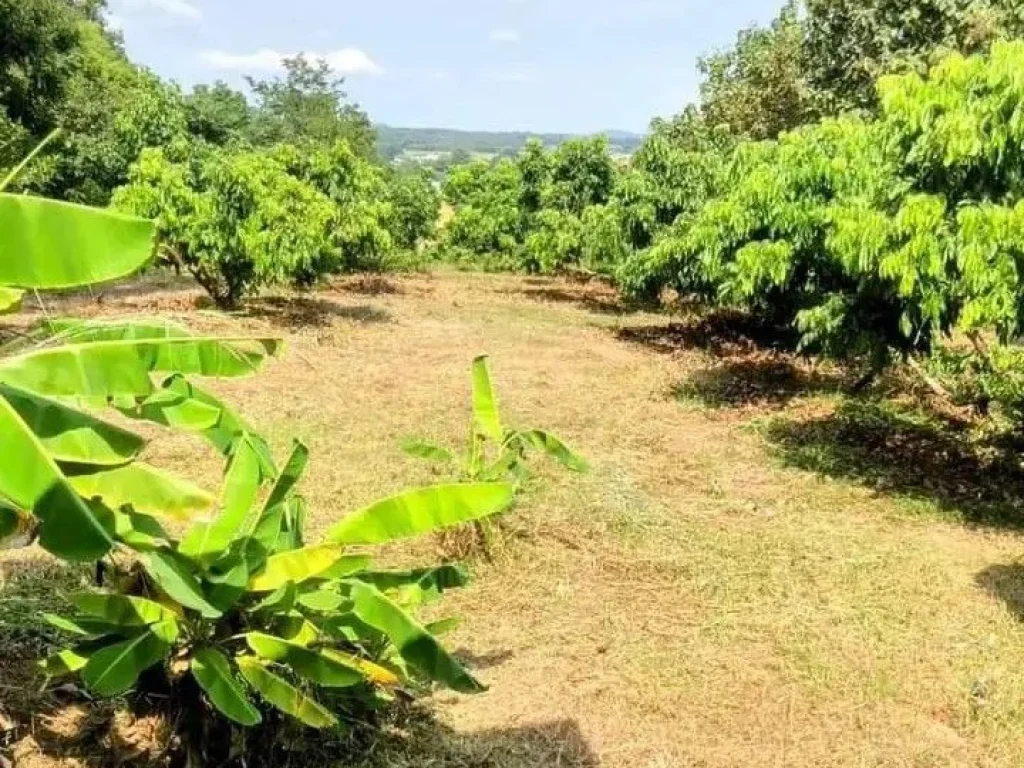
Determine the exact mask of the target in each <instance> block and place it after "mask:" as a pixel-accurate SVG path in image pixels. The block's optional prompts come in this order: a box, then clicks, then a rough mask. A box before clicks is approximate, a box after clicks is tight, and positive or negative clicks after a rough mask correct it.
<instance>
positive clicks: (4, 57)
mask: <svg viewBox="0 0 1024 768" xmlns="http://www.w3.org/2000/svg"><path fill="white" fill-rule="evenodd" d="M0 14H9V18H10V23H11V24H12V29H14V31H15V34H14V35H12V36H11V37H10V39H9V41H8V37H7V34H6V30H7V22H8V18H5V17H3V16H0V21H2V22H3V28H4V30H5V35H4V42H3V43H0V45H3V46H7V47H6V48H0V72H4V71H6V72H7V73H8V75H7V76H6V77H5V76H3V75H0V105H2V106H3V108H4V109H5V110H6V111H7V113H8V117H9V118H10V120H11V121H12V122H13V123H14V124H15V126H17V127H18V128H17V129H15V131H14V133H16V134H17V135H16V137H15V138H18V139H21V140H20V141H15V142H13V143H12V144H10V146H9V148H8V150H7V157H6V162H5V163H4V164H6V165H10V164H11V162H10V161H11V159H12V158H13V157H18V156H21V155H23V154H24V153H25V152H26V151H27V149H28V148H29V147H30V146H31V144H32V143H35V142H38V141H39V140H40V139H41V138H42V137H43V136H45V135H46V134H48V133H49V132H50V131H51V130H52V129H54V128H58V127H59V128H61V129H62V131H61V136H60V139H59V141H57V142H55V143H54V144H53V145H51V147H50V149H49V151H48V154H47V155H46V157H45V158H42V159H40V161H39V162H37V163H35V164H33V166H32V167H31V168H30V169H29V172H28V173H27V174H25V175H24V176H22V177H20V179H19V184H20V186H21V187H22V188H23V189H27V190H30V191H33V192H37V193H40V194H43V195H46V196H48V197H57V198H62V199H66V200H72V201H75V202H81V203H86V204H92V205H105V204H106V203H107V202H108V201H109V199H110V194H111V192H112V191H113V189H114V188H115V187H117V186H118V185H120V184H123V183H124V182H125V181H126V180H127V177H128V169H129V167H130V166H131V164H132V163H133V162H135V160H136V159H137V158H138V156H139V153H140V152H141V151H142V149H143V148H145V147H149V146H162V145H164V144H166V143H168V142H170V141H172V140H173V139H175V138H177V137H180V136H183V135H185V131H186V123H185V113H184V107H183V105H182V102H181V97H180V95H179V94H178V92H177V90H176V89H175V88H174V87H172V86H169V85H167V84H165V83H163V82H161V81H160V79H159V78H157V77H156V76H155V75H153V74H152V73H151V72H149V71H147V70H145V69H143V68H139V67H137V66H135V65H134V64H132V63H131V62H130V61H129V60H128V59H127V58H126V56H125V55H124V51H123V50H122V49H121V47H120V44H119V42H118V41H117V40H116V39H115V38H114V37H113V36H112V35H111V34H110V33H109V32H108V31H107V30H105V29H104V28H103V26H102V25H101V24H100V23H99V22H98V21H97V14H98V8H97V7H94V6H92V5H89V4H84V3H83V4H79V3H71V2H68V0H52V2H50V1H49V0H46V1H44V0H26V1H25V2H24V3H22V2H21V1H20V0H19V1H18V2H16V3H14V4H13V6H12V7H8V6H7V5H4V6H0ZM24 22H31V24H32V26H31V28H30V29H28V31H25V32H23V29H27V28H24V26H23V23H24ZM29 61H30V63H26V62H29ZM19 83H21V85H20V86H19ZM2 122H3V121H2V120H0V123H2ZM0 159H2V158H0Z"/></svg>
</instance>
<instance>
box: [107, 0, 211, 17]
mask: <svg viewBox="0 0 1024 768" xmlns="http://www.w3.org/2000/svg"><path fill="white" fill-rule="evenodd" d="M122 5H123V6H124V7H125V8H126V9H127V10H130V11H140V12H149V13H162V14H164V15H166V16H170V17H173V18H176V19H182V20H185V21H199V20H200V19H202V18H203V12H202V11H201V10H199V8H197V7H196V6H194V5H192V3H189V2H187V0H123V2H122Z"/></svg>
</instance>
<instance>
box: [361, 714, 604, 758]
mask: <svg viewBox="0 0 1024 768" xmlns="http://www.w3.org/2000/svg"><path fill="white" fill-rule="evenodd" d="M395 726H396V727H393V728H390V729H386V730H384V731H383V732H382V733H383V735H382V738H381V739H380V740H379V741H377V743H375V744H374V745H373V746H372V748H371V749H370V750H369V752H370V756H369V757H368V758H367V759H365V760H364V761H363V762H356V763H353V764H352V765H353V766H354V768H422V766H433V767H434V768H540V767H541V766H544V767H545V768H546V767H547V766H552V768H553V767H554V766H561V768H598V766H599V765H600V763H599V761H598V759H597V756H596V755H595V754H594V753H593V751H592V750H591V749H590V746H589V745H588V744H587V742H586V739H584V738H583V734H582V733H581V732H580V728H579V726H578V725H577V724H576V722H575V721H573V720H569V719H563V720H555V721H552V722H548V723H540V724H535V725H526V726H519V727H509V728H493V729H488V730H483V731H476V732H473V733H458V732H456V731H454V730H452V729H451V728H449V727H447V726H445V725H443V724H441V723H439V722H438V721H437V720H436V719H435V718H434V717H432V716H431V715H430V714H429V713H428V712H427V711H426V710H424V709H422V708H420V707H414V708H412V711H411V712H409V713H406V714H405V715H404V717H403V718H402V719H401V721H399V722H397V723H396V724H395Z"/></svg>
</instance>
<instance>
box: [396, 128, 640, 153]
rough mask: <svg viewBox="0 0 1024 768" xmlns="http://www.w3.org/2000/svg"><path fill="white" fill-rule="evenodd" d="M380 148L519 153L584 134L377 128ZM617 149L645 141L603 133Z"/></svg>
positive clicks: (625, 150)
mask: <svg viewBox="0 0 1024 768" xmlns="http://www.w3.org/2000/svg"><path fill="white" fill-rule="evenodd" d="M376 128H377V145H378V147H379V148H380V152H381V154H382V155H384V157H386V158H389V159H393V158H396V157H398V156H400V155H402V154H404V153H406V152H438V153H442V152H448V153H450V152H468V153H470V154H489V155H500V154H515V153H516V152H518V151H519V150H520V149H522V148H523V146H524V145H525V144H526V141H527V139H530V138H538V139H540V140H541V141H543V142H544V143H545V144H546V145H548V146H552V147H553V146H557V145H559V144H561V143H562V142H564V141H566V140H567V139H571V138H574V137H576V136H578V135H581V134H571V133H531V132H528V131H460V130H455V129H451V128H399V127H396V126H392V125H377V126H376ZM600 133H602V134H603V135H605V136H607V137H608V141H609V142H610V143H611V145H612V147H613V148H614V149H617V150H619V151H621V152H623V153H632V152H633V151H634V150H635V149H636V148H637V147H638V146H639V145H640V143H641V142H642V141H643V139H644V137H643V135H642V134H639V133H630V132H629V131H602V132H600Z"/></svg>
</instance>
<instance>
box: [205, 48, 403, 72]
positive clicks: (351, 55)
mask: <svg viewBox="0 0 1024 768" xmlns="http://www.w3.org/2000/svg"><path fill="white" fill-rule="evenodd" d="M296 55H298V54H295V53H283V52H281V51H275V50H274V49H273V48H260V49H259V50H258V51H253V52H252V53H228V52H227V51H216V50H214V51H203V52H202V53H200V54H199V58H200V60H201V61H203V62H204V63H206V64H208V65H210V66H211V67H214V68H216V69H227V70H236V71H239V72H272V71H275V70H278V69H280V68H281V62H282V60H284V59H287V58H290V57H292V56H296ZM305 56H306V58H308V59H310V60H316V59H323V60H324V61H326V62H327V65H328V66H329V67H330V68H331V69H332V70H334V71H335V72H337V73H338V74H339V75H379V74H381V73H383V72H384V70H383V68H382V67H381V66H380V65H379V64H377V62H375V61H374V60H373V59H372V58H370V56H369V54H367V53H366V52H365V51H361V50H359V49H358V48H340V49H338V50H334V51H327V52H325V53H316V52H315V51H309V52H307V53H306V54H305Z"/></svg>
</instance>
